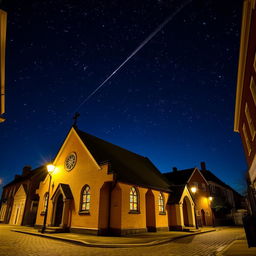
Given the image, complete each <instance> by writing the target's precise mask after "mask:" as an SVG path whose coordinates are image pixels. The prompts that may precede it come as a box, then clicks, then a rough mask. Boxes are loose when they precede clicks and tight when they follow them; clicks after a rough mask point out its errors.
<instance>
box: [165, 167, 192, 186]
mask: <svg viewBox="0 0 256 256" xmlns="http://www.w3.org/2000/svg"><path fill="white" fill-rule="evenodd" d="M194 170H195V168H190V169H185V170H179V171H173V172H167V173H163V175H164V176H165V177H166V178H167V179H168V181H169V182H170V183H171V184H173V185H183V184H187V182H188V180H189V178H190V176H191V174H192V173H193V171H194Z"/></svg>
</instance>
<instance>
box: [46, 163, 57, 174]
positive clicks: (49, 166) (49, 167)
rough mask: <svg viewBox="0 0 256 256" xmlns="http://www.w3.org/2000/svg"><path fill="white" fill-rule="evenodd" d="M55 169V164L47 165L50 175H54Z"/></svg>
mask: <svg viewBox="0 0 256 256" xmlns="http://www.w3.org/2000/svg"><path fill="white" fill-rule="evenodd" d="M54 169H55V166H54V165H53V164H47V171H48V172H49V173H52V172H53V171H54Z"/></svg>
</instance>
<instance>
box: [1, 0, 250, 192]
mask: <svg viewBox="0 0 256 256" xmlns="http://www.w3.org/2000/svg"><path fill="white" fill-rule="evenodd" d="M181 3H182V1H180V0H154V1H152V0H144V1H138V0H136V1H133V0H129V1H103V0H102V1H92V0H88V1H80V0H78V1H71V0H69V1H68V0H61V1H60V0H51V1H50V0H45V1H38V0H33V1H24V0H19V1H12V0H9V1H4V2H3V4H2V8H3V9H4V10H6V11H7V12H8V27H7V49H6V114H5V117H6V119H7V120H6V122H4V123H1V124H0V144H1V154H0V163H1V166H0V178H2V180H3V184H6V183H8V182H9V181H11V180H12V179H13V177H14V174H16V173H21V170H22V167H23V166H24V165H31V166H32V167H33V168H36V167H38V166H40V165H42V164H44V163H46V162H47V161H50V160H51V159H52V158H53V157H54V156H55V155H56V153H57V151H58V149H59V147H60V146H61V144H62V142H63V140H64V138H65V136H66V134H67V132H68V130H69V129H70V127H71V125H72V123H73V121H72V116H73V114H74V112H75V110H76V109H77V107H78V106H79V104H81V102H83V100H84V99H85V98H86V97H87V96H88V95H89V94H90V93H91V92H92V91H93V90H94V89H95V88H97V87H98V86H99V85H100V83H101V82H102V81H104V80H105V79H106V78H107V77H108V76H109V75H110V74H111V73H112V72H113V71H114V70H115V69H116V68H117V67H118V66H119V65H120V64H121V63H122V62H123V61H124V60H125V59H126V58H127V57H128V56H129V55H130V54H131V53H132V52H133V51H134V49H135V48H136V47H138V46H139V45H140V44H141V42H142V41H143V40H144V39H145V38H146V37H147V36H148V35H149V34H150V33H152V32H153V31H154V30H155V29H156V28H157V27H158V26H159V25H160V24H161V23H162V22H163V21H164V20H165V19H166V18H167V17H169V16H170V15H171V14H172V13H173V12H174V11H175V10H176V9H177V8H178V7H179V6H180V4H181ZM241 14H242V1H234V0H225V1H223V0H212V1H211V0H206V1H198V0H194V1H192V2H191V3H190V4H188V5H187V6H186V7H185V8H184V9H183V10H181V11H180V12H179V13H178V14H177V15H176V16H175V17H174V19H173V20H172V21H170V22H169V23H168V24H167V25H166V26H165V27H164V29H163V30H162V31H161V32H160V33H159V34H157V35H156V36H155V37H154V38H153V39H152V40H151V41H150V42H149V43H148V44H146V45H145V46H144V47H143V48H142V49H141V51H139V52H138V53H137V54H136V55H135V56H134V57H133V58H132V59H131V60H130V61H129V62H127V63H126V65H124V66H123V67H122V69H120V70H119V71H118V72H117V73H116V74H115V75H114V76H113V77H112V79H111V80H110V81H109V82H107V83H106V84H105V85H104V86H103V87H102V88H101V89H100V90H99V91H98V92H97V93H96V94H95V95H94V96H93V97H91V98H90V99H89V100H88V101H87V102H86V103H85V104H84V105H82V107H81V108H80V109H79V112H80V114H81V116H80V118H79V120H78V127H79V129H81V130H83V131H86V132H88V133H90V134H93V135H95V136H97V137H100V138H102V139H105V140H107V141H109V142H112V143H114V144H117V145H119V146H121V147H124V148H126V149H129V150H131V151H133V152H136V153H138V154H141V155H143V156H147V157H149V158H150V159H151V160H152V161H153V163H154V164H155V165H156V166H157V167H158V169H159V170H160V171H161V172H167V171H170V170H171V169H172V167H173V166H176V167H177V168H178V169H185V168H191V167H195V166H199V164H200V162H201V161H205V162H206V166H207V168H208V169H209V170H211V171H212V172H213V173H215V174H216V175H217V176H218V177H219V178H221V179H222V180H223V181H224V182H226V183H227V184H229V185H231V186H232V187H234V188H235V189H237V190H239V191H242V189H243V188H242V185H243V176H244V172H245V171H246V168H247V167H246V162H245V156H244V152H243V149H242V145H241V141H240V137H239V134H237V133H234V132H233V120H234V108H235V92H236V78H237V66H238V54H239V40H240V27H241Z"/></svg>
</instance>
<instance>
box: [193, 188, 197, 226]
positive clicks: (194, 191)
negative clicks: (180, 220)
mask: <svg viewBox="0 0 256 256" xmlns="http://www.w3.org/2000/svg"><path fill="white" fill-rule="evenodd" d="M196 191H197V188H196V187H191V192H192V193H193V194H194V198H195V193H196ZM194 214H195V222H196V229H198V225H197V219H196V202H194Z"/></svg>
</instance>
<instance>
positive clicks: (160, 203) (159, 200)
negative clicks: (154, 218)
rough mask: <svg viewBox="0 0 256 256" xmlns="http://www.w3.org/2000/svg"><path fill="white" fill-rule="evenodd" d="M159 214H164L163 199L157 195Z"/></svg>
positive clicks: (161, 195) (160, 195)
mask: <svg viewBox="0 0 256 256" xmlns="http://www.w3.org/2000/svg"><path fill="white" fill-rule="evenodd" d="M158 206H159V213H164V197H163V194H162V193H160V194H159V198H158Z"/></svg>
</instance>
